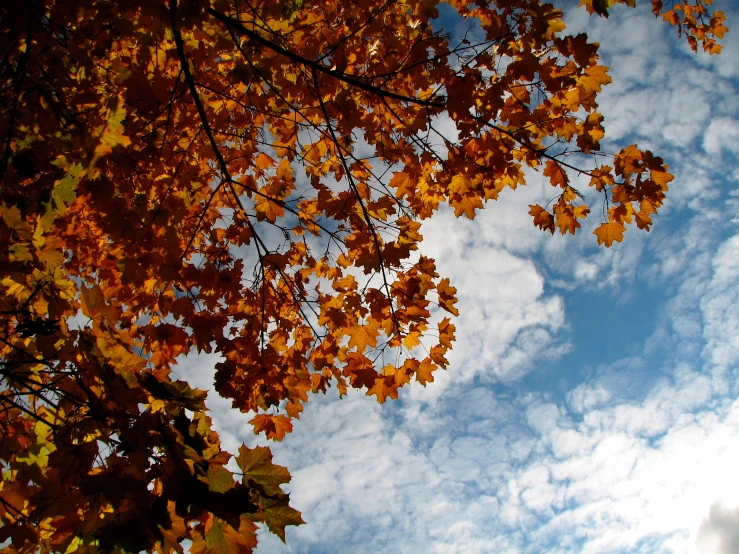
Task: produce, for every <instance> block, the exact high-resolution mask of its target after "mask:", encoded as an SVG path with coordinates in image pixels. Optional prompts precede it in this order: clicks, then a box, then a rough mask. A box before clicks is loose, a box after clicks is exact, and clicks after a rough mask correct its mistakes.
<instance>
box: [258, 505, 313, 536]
mask: <svg viewBox="0 0 739 554" xmlns="http://www.w3.org/2000/svg"><path fill="white" fill-rule="evenodd" d="M262 509H263V510H264V522H265V523H266V524H267V528H268V529H269V530H270V531H271V532H273V533H274V534H275V535H277V536H278V537H280V539H282V542H285V527H287V526H288V525H302V524H304V523H305V521H303V518H302V517H301V515H300V512H298V511H297V510H295V509H293V508H291V507H290V506H289V505H288V504H287V502H284V501H281V500H273V499H265V500H264V501H263V502H262Z"/></svg>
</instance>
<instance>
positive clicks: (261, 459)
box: [236, 444, 290, 495]
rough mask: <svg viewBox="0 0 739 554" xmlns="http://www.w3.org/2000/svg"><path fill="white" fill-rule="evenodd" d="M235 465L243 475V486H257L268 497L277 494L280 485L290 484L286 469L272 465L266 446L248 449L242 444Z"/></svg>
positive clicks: (270, 455) (270, 453)
mask: <svg viewBox="0 0 739 554" xmlns="http://www.w3.org/2000/svg"><path fill="white" fill-rule="evenodd" d="M236 463H237V464H238V466H239V468H240V469H241V472H242V473H243V480H244V484H245V485H246V484H247V482H250V483H254V484H256V485H259V486H261V487H263V488H264V491H265V493H266V494H268V495H272V494H277V493H278V492H280V485H282V484H284V483H289V482H290V473H289V472H288V471H287V468H286V467H283V466H279V465H275V464H273V463H272V452H271V451H270V449H269V448H267V447H266V446H256V447H254V448H253V449H250V448H247V446H246V445H243V444H242V445H241V446H240V447H239V455H238V456H237V457H236Z"/></svg>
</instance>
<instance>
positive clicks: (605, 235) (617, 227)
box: [593, 221, 626, 248]
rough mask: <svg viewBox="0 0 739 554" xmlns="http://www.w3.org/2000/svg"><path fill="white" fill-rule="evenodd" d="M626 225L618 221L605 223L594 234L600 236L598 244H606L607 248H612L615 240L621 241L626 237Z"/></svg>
mask: <svg viewBox="0 0 739 554" xmlns="http://www.w3.org/2000/svg"><path fill="white" fill-rule="evenodd" d="M625 230H626V227H624V225H623V224H622V223H619V222H617V221H611V222H610V223H603V224H602V225H601V226H600V227H598V228H597V229H596V230H595V231H593V234H594V235H595V236H596V237H598V244H605V246H606V248H610V246H611V244H613V242H614V241H615V242H621V241H622V240H623V238H624V231H625Z"/></svg>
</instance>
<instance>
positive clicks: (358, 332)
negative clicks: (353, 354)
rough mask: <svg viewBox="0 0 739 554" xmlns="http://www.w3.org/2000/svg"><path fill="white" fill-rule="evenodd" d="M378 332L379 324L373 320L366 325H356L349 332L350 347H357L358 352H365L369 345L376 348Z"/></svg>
mask: <svg viewBox="0 0 739 554" xmlns="http://www.w3.org/2000/svg"><path fill="white" fill-rule="evenodd" d="M378 332H379V331H378V327H377V324H376V323H374V322H373V321H371V320H370V321H368V322H367V323H366V324H364V325H355V326H354V327H352V328H351V329H350V330H349V332H348V335H349V348H356V349H357V352H364V350H365V348H367V347H368V346H369V347H371V348H374V347H375V346H377V335H378Z"/></svg>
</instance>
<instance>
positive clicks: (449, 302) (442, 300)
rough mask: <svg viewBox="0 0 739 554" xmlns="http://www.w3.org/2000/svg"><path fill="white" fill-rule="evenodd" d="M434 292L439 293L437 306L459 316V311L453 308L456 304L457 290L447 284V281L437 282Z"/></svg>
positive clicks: (445, 279)
mask: <svg viewBox="0 0 739 554" xmlns="http://www.w3.org/2000/svg"><path fill="white" fill-rule="evenodd" d="M436 291H437V292H438V293H439V305H440V306H441V307H442V308H444V309H445V310H446V311H447V312H449V313H451V314H452V315H459V310H458V309H457V308H455V307H454V304H456V303H457V297H456V294H457V289H456V288H454V287H453V286H451V285H450V284H449V279H447V278H444V279H442V280H441V281H439V284H438V285H437V286H436Z"/></svg>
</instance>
